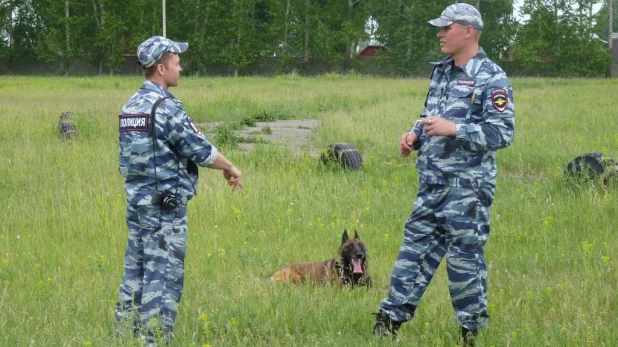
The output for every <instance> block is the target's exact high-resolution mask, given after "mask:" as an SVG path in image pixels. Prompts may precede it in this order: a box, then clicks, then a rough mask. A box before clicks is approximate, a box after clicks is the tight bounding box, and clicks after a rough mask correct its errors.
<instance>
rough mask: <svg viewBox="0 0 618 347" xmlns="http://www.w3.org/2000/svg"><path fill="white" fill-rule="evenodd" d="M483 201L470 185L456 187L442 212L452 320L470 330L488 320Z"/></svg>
mask: <svg viewBox="0 0 618 347" xmlns="http://www.w3.org/2000/svg"><path fill="white" fill-rule="evenodd" d="M487 201H490V200H485V199H483V198H479V193H478V192H477V191H475V190H473V189H471V188H458V189H457V190H456V192H455V193H453V194H451V195H450V198H449V202H448V203H447V205H446V207H445V209H444V212H443V213H444V215H445V218H446V224H447V228H448V229H449V233H448V235H449V238H448V241H447V244H448V249H447V255H446V256H447V261H446V266H447V273H448V278H449V292H450V294H451V300H452V304H453V308H454V309H455V320H456V321H457V323H459V324H460V325H461V326H462V327H463V328H465V329H467V330H471V331H476V330H478V329H480V328H482V327H483V326H485V325H486V324H487V320H488V313H487V269H486V261H485V253H484V250H483V247H484V245H485V243H486V242H487V239H488V237H489V230H490V228H489V204H488V203H487Z"/></svg>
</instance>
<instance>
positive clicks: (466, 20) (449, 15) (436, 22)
mask: <svg viewBox="0 0 618 347" xmlns="http://www.w3.org/2000/svg"><path fill="white" fill-rule="evenodd" d="M427 23H429V25H432V26H434V27H445V26H449V25H451V24H453V23H457V24H461V25H469V26H471V27H473V28H474V29H477V30H482V29H483V19H482V18H481V14H480V13H479V11H478V10H477V9H476V8H475V7H474V6H472V5H469V4H465V3H456V4H452V5H449V6H448V7H447V8H446V9H445V10H444V11H443V12H442V14H441V15H440V17H438V18H436V19H432V20H430V21H428V22H427Z"/></svg>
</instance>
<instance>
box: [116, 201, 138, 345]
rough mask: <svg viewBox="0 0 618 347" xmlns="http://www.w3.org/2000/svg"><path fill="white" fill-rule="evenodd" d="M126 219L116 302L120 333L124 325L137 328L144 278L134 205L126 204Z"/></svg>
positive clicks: (136, 213) (136, 214)
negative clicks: (126, 235) (124, 249)
mask: <svg viewBox="0 0 618 347" xmlns="http://www.w3.org/2000/svg"><path fill="white" fill-rule="evenodd" d="M126 219H127V226H128V229H129V234H128V241H127V247H126V251H125V257H124V275H123V277H122V281H121V283H120V289H119V293H118V301H117V303H116V322H117V325H118V329H119V330H118V334H120V335H122V334H123V331H122V330H124V329H123V326H124V325H128V324H131V325H133V329H134V330H137V329H138V328H139V320H138V317H136V316H135V313H136V312H137V311H139V309H140V307H141V299H142V289H143V279H144V270H143V261H144V246H143V242H142V237H141V226H140V221H139V217H138V212H137V209H136V208H135V207H133V206H127V214H126Z"/></svg>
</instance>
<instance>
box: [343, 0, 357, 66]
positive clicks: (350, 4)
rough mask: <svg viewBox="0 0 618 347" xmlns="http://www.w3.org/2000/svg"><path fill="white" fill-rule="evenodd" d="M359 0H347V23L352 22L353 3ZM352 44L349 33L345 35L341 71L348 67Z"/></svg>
mask: <svg viewBox="0 0 618 347" xmlns="http://www.w3.org/2000/svg"><path fill="white" fill-rule="evenodd" d="M359 1H360V0H348V18H347V19H348V23H352V12H353V11H354V5H356V3H357V2H359ZM354 46H355V41H353V39H352V38H351V37H350V36H349V33H348V34H347V35H346V42H345V59H344V60H343V71H344V72H346V71H348V70H349V69H350V65H351V61H352V55H353V54H354Z"/></svg>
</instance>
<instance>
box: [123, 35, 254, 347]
mask: <svg viewBox="0 0 618 347" xmlns="http://www.w3.org/2000/svg"><path fill="white" fill-rule="evenodd" d="M188 46H189V45H188V44H187V43H184V42H174V41H171V40H169V39H166V38H164V37H161V36H154V37H151V38H149V39H148V40H146V41H144V42H142V44H140V45H139V47H138V49H137V55H138V60H139V64H140V65H141V67H142V68H143V71H144V76H145V78H146V81H145V82H144V84H143V85H142V86H141V88H140V89H139V90H138V91H137V93H135V94H134V95H133V96H132V97H131V98H130V99H129V101H128V102H127V103H126V104H125V105H124V107H123V108H122V112H121V114H120V116H119V131H120V161H119V169H120V174H121V175H122V176H123V177H124V178H125V191H126V194H127V215H126V218H127V226H128V228H129V237H128V245H127V249H126V253H125V261H124V269H125V271H124V277H123V278H122V282H121V284H120V293H119V296H118V303H117V305H116V321H117V323H118V328H117V333H118V334H119V335H121V336H122V335H124V331H126V329H131V330H132V332H133V333H134V334H135V335H142V337H143V338H145V339H146V340H147V342H148V343H149V344H150V343H152V342H154V341H155V339H156V338H161V339H163V340H165V341H169V340H170V339H171V337H172V330H173V327H174V321H175V319H176V313H177V310H178V303H179V302H180V297H181V295H182V289H183V280H184V259H185V250H186V242H187V202H188V201H189V200H190V199H191V198H192V197H193V196H194V195H195V194H196V189H197V182H198V167H197V165H199V166H205V167H208V168H211V169H218V170H222V171H223V177H224V178H225V179H226V180H227V182H228V184H229V185H231V186H232V191H235V190H236V189H237V188H239V187H241V188H242V187H243V181H242V173H241V172H240V171H239V170H238V169H237V168H236V166H234V165H233V164H232V163H231V162H230V161H229V160H228V159H227V158H225V157H224V156H223V155H222V154H221V153H220V152H218V151H217V149H216V148H215V147H214V146H213V145H212V144H211V143H210V142H209V141H208V140H207V139H206V137H204V134H202V132H200V130H199V129H198V128H197V127H196V126H195V124H193V122H192V121H191V118H190V117H189V116H188V115H187V114H186V113H185V111H184V109H183V106H182V104H181V103H180V101H179V100H177V99H176V98H174V96H173V95H172V94H171V93H170V92H169V90H168V88H170V87H175V86H177V85H178V80H179V78H180V72H181V71H182V68H181V67H180V57H179V53H183V52H185V51H186V50H187V48H188ZM133 314H136V315H137V316H132V315H133Z"/></svg>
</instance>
